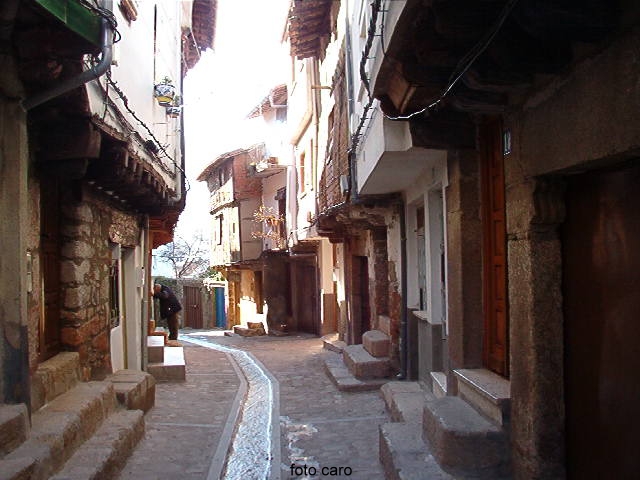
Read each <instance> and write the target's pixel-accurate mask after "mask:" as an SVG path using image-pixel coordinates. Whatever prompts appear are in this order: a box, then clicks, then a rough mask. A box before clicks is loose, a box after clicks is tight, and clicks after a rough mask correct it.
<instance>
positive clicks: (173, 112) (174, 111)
mask: <svg viewBox="0 0 640 480" xmlns="http://www.w3.org/2000/svg"><path fill="white" fill-rule="evenodd" d="M180 110H182V109H181V108H180V107H167V115H168V116H170V117H171V118H178V117H179V116H180Z"/></svg>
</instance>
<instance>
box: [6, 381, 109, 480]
mask: <svg viewBox="0 0 640 480" xmlns="http://www.w3.org/2000/svg"><path fill="white" fill-rule="evenodd" d="M115 408H116V394H115V390H114V388H113V384H112V383H110V382H87V383H79V384H78V385H77V386H76V387H74V388H73V389H71V390H69V391H68V392H66V393H64V394H62V395H59V396H58V397H56V398H55V399H54V400H53V401H51V402H49V403H47V404H46V405H45V406H44V407H42V408H41V409H40V410H38V411H37V412H35V413H34V414H33V415H32V416H31V432H30V435H29V438H28V439H27V440H26V441H25V442H23V443H22V444H21V445H20V446H19V447H18V448H16V449H15V450H13V451H12V452H11V453H9V454H8V455H7V456H6V457H4V458H3V459H2V460H0V472H2V474H1V475H0V478H3V479H4V478H8V479H17V478H22V477H21V475H25V474H26V473H25V472H29V473H28V475H29V476H28V477H26V478H31V479H34V480H39V479H45V478H49V476H51V474H52V473H54V472H56V471H57V470H59V469H60V468H61V467H62V465H64V463H65V462H66V461H67V460H68V459H69V458H70V457H71V455H72V454H73V453H74V452H75V451H76V450H77V449H78V448H79V447H80V445H82V444H83V443H84V442H85V441H86V440H87V439H89V438H90V437H91V436H92V435H93V434H94V433H95V432H96V430H97V429H98V428H99V427H100V425H101V424H102V422H103V421H104V419H105V418H107V417H108V416H109V415H110V414H111V413H112V412H113V411H114V410H115Z"/></svg>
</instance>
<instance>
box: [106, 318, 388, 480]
mask: <svg viewBox="0 0 640 480" xmlns="http://www.w3.org/2000/svg"><path fill="white" fill-rule="evenodd" d="M221 334H222V332H221V331H207V330H204V331H190V330H186V333H185V332H183V334H182V335H181V337H180V340H181V342H182V344H183V345H184V349H185V359H186V365H187V367H186V380H185V382H184V383H157V384H156V405H155V407H154V408H153V409H151V410H150V411H149V412H148V413H147V418H146V433H145V437H144V439H143V440H142V441H141V442H140V444H139V445H138V447H137V448H136V449H135V451H134V452H133V454H132V455H131V458H130V459H129V461H128V463H127V464H126V465H125V466H124V468H123V470H122V473H121V474H120V477H119V478H120V479H123V480H124V479H131V480H134V479H184V480H200V479H214V478H215V479H217V478H228V479H238V480H239V479H247V478H255V479H258V478H269V479H277V478H282V479H288V478H301V479H302V478H330V477H336V478H355V479H363V480H364V479H376V478H384V474H383V470H382V465H381V464H380V462H379V460H378V433H379V426H380V425H381V424H383V423H385V422H388V421H389V417H388V414H387V412H386V411H385V406H384V401H383V399H382V397H381V396H380V394H379V392H378V391H369V392H357V393H348V392H341V391H339V390H338V389H337V388H336V387H335V385H334V384H333V383H332V382H331V381H330V380H329V378H328V377H327V375H326V374H325V373H324V371H323V370H322V369H321V368H320V369H319V368H318V365H319V364H321V363H322V360H323V358H326V357H327V356H331V355H335V354H334V353H333V352H330V351H328V350H326V349H323V342H322V341H321V340H320V339H319V338H317V337H313V336H310V335H292V336H287V337H259V338H242V337H234V338H230V337H225V336H222V335H221ZM192 342H196V343H192ZM218 348H222V349H225V348H231V349H236V350H237V351H240V352H249V353H250V354H251V355H252V356H253V357H254V358H255V359H256V360H257V361H258V365H259V367H260V368H264V370H265V372H266V373H267V375H269V377H270V380H271V381H272V382H273V387H274V388H275V391H274V396H273V397H271V401H272V402H273V404H272V405H271V406H269V407H267V408H273V423H272V425H271V426H270V427H271V428H272V435H273V444H271V443H270V444H269V445H265V444H264V443H261V442H259V441H258V442H256V441H255V438H256V437H259V436H261V435H262V436H264V433H265V432H263V431H257V432H256V431H253V432H251V426H248V428H249V430H248V432H249V435H246V434H245V436H244V437H243V438H237V439H236V438H235V435H234V432H235V431H236V428H235V427H236V426H237V425H236V423H238V424H241V423H243V422H250V421H251V417H250V416H249V418H246V417H244V418H243V415H244V413H245V412H244V410H245V409H246V408H247V406H248V405H247V398H246V397H249V396H250V395H246V392H242V384H241V381H240V379H242V382H246V380H245V378H244V373H242V370H241V367H242V364H240V365H238V362H237V360H234V359H233V357H231V356H230V354H229V353H228V352H229V351H228V350H226V352H227V353H225V350H223V351H221V350H219V349H218ZM230 357H231V358H230ZM249 387H250V386H249ZM259 402H262V403H269V398H268V397H265V398H261V399H259ZM263 420H264V419H263ZM261 426H262V425H261ZM238 432H239V434H238V435H240V436H242V435H243V430H242V429H239V430H238ZM232 445H233V448H232ZM247 448H248V449H249V456H246V457H245V460H244V461H245V465H236V466H235V467H231V468H226V469H225V466H226V461H227V460H228V459H231V461H233V458H232V457H234V456H235V455H242V451H241V450H242V449H247ZM251 448H254V450H253V451H252V450H251ZM265 448H268V451H266V452H265V450H264V449H265ZM227 450H229V452H228V453H229V458H227ZM239 450H240V451H239ZM265 453H266V454H267V456H268V457H269V458H268V459H267V462H266V464H267V466H268V468H267V473H265V472H262V473H260V472H259V471H256V470H255V467H256V465H258V466H259V465H260V464H261V460H263V459H264V457H262V459H261V458H260V457H261V456H263V455H264V454H265ZM247 460H248V461H247ZM234 468H235V469H236V470H234ZM322 471H324V472H326V473H327V474H326V475H322V474H321V473H322ZM305 472H306V474H305ZM314 472H316V473H317V474H315V475H314V474H313V473H314ZM329 473H332V475H328V474H329ZM338 473H340V475H338ZM219 475H224V476H220V477H219Z"/></svg>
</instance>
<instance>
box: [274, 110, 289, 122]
mask: <svg viewBox="0 0 640 480" xmlns="http://www.w3.org/2000/svg"><path fill="white" fill-rule="evenodd" d="M286 121H287V109H286V108H278V109H277V110H276V122H280V123H286Z"/></svg>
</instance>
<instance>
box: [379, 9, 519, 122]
mask: <svg viewBox="0 0 640 480" xmlns="http://www.w3.org/2000/svg"><path fill="white" fill-rule="evenodd" d="M518 1H519V0H509V1H508V2H507V3H506V5H505V6H504V8H503V9H502V12H501V14H500V16H499V17H498V19H497V20H496V21H495V22H494V24H493V26H492V28H491V29H490V30H488V31H487V33H485V35H484V36H483V37H482V38H481V39H480V41H479V42H478V43H476V45H474V47H473V48H472V49H471V50H469V52H468V53H467V54H466V55H465V56H464V57H462V59H461V60H460V61H459V62H458V64H457V65H456V68H455V69H454V70H453V72H452V73H451V75H450V76H449V80H448V85H447V87H446V88H445V89H444V90H443V91H442V93H441V94H440V95H439V96H438V97H437V98H436V99H435V100H434V101H433V102H431V103H430V104H428V105H427V106H426V107H424V108H421V109H420V110H417V111H415V112H413V113H410V114H408V115H398V116H395V117H394V116H389V115H386V114H385V118H387V119H389V120H409V119H411V118H413V117H415V116H418V115H421V114H423V113H427V112H428V111H429V110H431V109H432V108H434V107H436V106H438V105H439V104H440V103H441V102H442V101H443V100H444V99H445V98H446V96H447V95H448V94H449V93H450V92H451V90H452V89H453V87H455V86H456V84H457V83H458V81H460V79H461V78H462V76H463V75H464V74H465V73H467V70H469V68H471V65H473V64H474V62H475V61H476V60H477V59H478V57H479V56H480V55H482V54H483V53H484V52H485V50H486V49H487V48H488V47H489V45H490V44H491V42H492V41H493V39H494V38H495V37H496V35H497V34H498V32H499V31H500V29H501V28H502V26H503V25H504V22H505V21H506V19H507V17H508V16H509V14H510V13H511V11H512V10H513V8H514V7H515V6H516V4H517V3H518ZM383 18H384V13H383ZM381 35H382V38H384V23H383V24H382V34H381Z"/></svg>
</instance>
